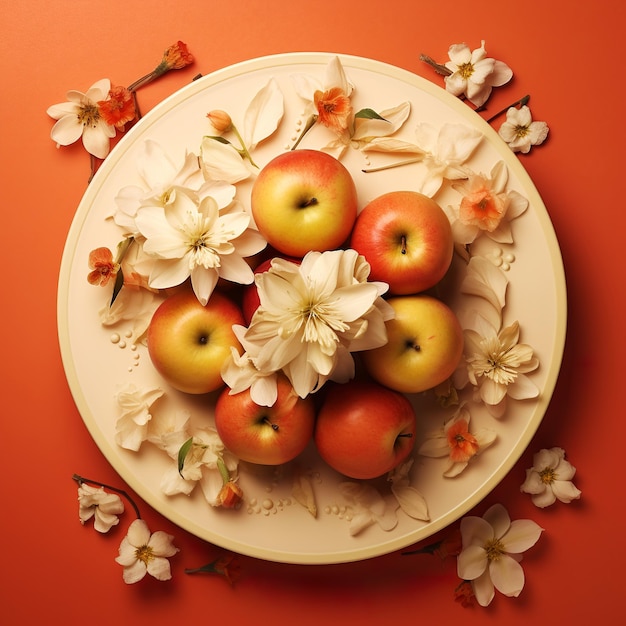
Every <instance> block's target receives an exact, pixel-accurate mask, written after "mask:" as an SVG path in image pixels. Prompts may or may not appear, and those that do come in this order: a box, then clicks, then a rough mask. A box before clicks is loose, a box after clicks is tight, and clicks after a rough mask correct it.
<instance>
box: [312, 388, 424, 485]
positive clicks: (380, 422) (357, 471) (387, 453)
mask: <svg viewBox="0 0 626 626" xmlns="http://www.w3.org/2000/svg"><path fill="white" fill-rule="evenodd" d="M416 421H417V420H416V415H415V410H414V408H413V405H412V404H411V403H410V401H409V400H408V398H407V397H406V396H405V395H404V394H401V393H398V392H396V391H393V390H391V389H388V388H387V387H384V386H382V385H379V384H376V383H373V382H371V381H362V380H359V379H352V380H351V381H350V382H348V383H345V384H341V385H339V384H337V385H334V386H332V387H330V389H329V390H328V392H327V394H326V395H325V397H324V400H323V403H322V406H321V408H320V410H319V413H318V416H317V420H316V424H315V433H314V441H315V445H316V447H317V451H318V452H319V455H320V456H321V458H322V459H323V460H324V461H325V462H326V463H327V464H328V465H329V466H330V467H332V468H333V469H334V470H336V471H337V472H339V473H341V474H343V475H344V476H348V477H349V478H356V479H370V478H377V477H379V476H382V475H383V474H385V473H387V472H389V471H391V470H392V469H394V468H395V467H396V466H398V465H399V464H400V463H402V462H403V461H405V460H406V459H407V458H408V456H409V455H410V454H411V451H412V450H413V446H414V444H415V430H416Z"/></svg>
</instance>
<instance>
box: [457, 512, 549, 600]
mask: <svg viewBox="0 0 626 626" xmlns="http://www.w3.org/2000/svg"><path fill="white" fill-rule="evenodd" d="M542 532H543V529H542V528H541V527H540V526H539V525H538V524H536V523H535V522H533V521H532V520H526V519H524V520H515V521H511V518H510V517H509V513H508V511H507V510H506V509H505V508H504V506H502V505H501V504H494V505H493V506H491V507H490V508H489V509H487V511H486V512H485V514H484V515H483V516H482V517H476V516H466V517H464V518H463V519H462V520H461V538H462V542H463V544H462V545H463V547H462V550H461V553H460V554H459V556H458V557H457V573H458V575H459V577H460V578H462V579H463V580H469V581H471V583H472V589H473V590H474V594H475V596H476V600H477V601H478V603H479V604H480V605H481V606H488V605H489V604H490V603H491V601H492V600H493V597H494V595H495V591H494V588H495V589H497V590H498V591H499V592H500V593H502V594H504V595H505V596H508V597H517V596H519V594H520V593H521V591H522V589H523V588H524V582H525V578H524V570H523V569H522V567H521V565H520V564H519V561H521V560H522V553H523V552H525V551H526V550H528V549H529V548H531V547H532V546H534V545H535V543H537V541H538V540H539V537H540V536H541V533H542Z"/></svg>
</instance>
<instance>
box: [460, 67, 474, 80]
mask: <svg viewBox="0 0 626 626" xmlns="http://www.w3.org/2000/svg"><path fill="white" fill-rule="evenodd" d="M458 72H459V74H460V75H461V78H463V79H464V80H467V79H468V78H469V77H470V76H471V75H472V74H473V73H474V66H473V65H472V64H471V63H463V65H459V69H458Z"/></svg>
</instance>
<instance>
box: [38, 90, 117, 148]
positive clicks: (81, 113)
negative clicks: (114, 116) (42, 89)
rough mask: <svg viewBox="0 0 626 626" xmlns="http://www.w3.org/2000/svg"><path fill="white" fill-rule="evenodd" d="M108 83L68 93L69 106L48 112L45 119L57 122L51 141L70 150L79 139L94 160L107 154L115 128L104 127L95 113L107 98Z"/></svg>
mask: <svg viewBox="0 0 626 626" xmlns="http://www.w3.org/2000/svg"><path fill="white" fill-rule="evenodd" d="M110 89H111V81H110V80H109V79H108V78H103V79H102V80H99V81H97V82H95V83H94V84H93V85H92V86H91V87H89V89H88V90H87V91H86V92H85V93H82V92H81V91H76V90H71V91H68V92H67V94H66V97H67V99H68V102H62V103H60V104H53V105H52V106H51V107H49V108H48V110H47V113H48V115H49V116H50V117H51V118H53V119H55V120H57V122H56V123H55V125H54V126H53V127H52V130H51V131H50V137H51V138H52V140H53V141H56V143H57V145H59V146H69V145H70V144H72V143H74V142H75V141H78V140H79V139H80V138H81V137H82V140H83V145H84V146H85V150H87V152H89V154H92V155H93V156H95V157H97V158H99V159H104V158H105V157H106V156H107V154H109V149H110V147H111V137H114V136H115V127H114V126H111V125H109V124H107V123H106V122H105V121H104V119H103V118H102V116H101V115H100V111H99V109H98V102H99V101H100V100H106V99H107V98H108V97H109V90H110Z"/></svg>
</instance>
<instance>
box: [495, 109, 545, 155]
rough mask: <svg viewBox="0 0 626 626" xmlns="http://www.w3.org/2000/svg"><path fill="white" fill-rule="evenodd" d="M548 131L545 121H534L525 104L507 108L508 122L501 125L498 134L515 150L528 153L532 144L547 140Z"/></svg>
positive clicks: (536, 144) (535, 144)
mask: <svg viewBox="0 0 626 626" xmlns="http://www.w3.org/2000/svg"><path fill="white" fill-rule="evenodd" d="M548 131H549V128H548V125H547V124H546V123H545V122H533V118H532V114H531V112H530V109H529V108H528V106H527V105H524V106H521V107H520V108H519V109H518V108H516V107H510V108H509V109H508V110H507V112H506V122H504V123H503V124H502V126H500V130H498V135H500V137H502V139H504V141H506V143H507V144H508V146H509V148H511V150H513V152H521V153H523V154H526V153H528V152H529V151H530V149H531V147H532V146H538V145H539V144H542V143H543V142H544V141H545V140H546V138H547V136H548Z"/></svg>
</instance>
